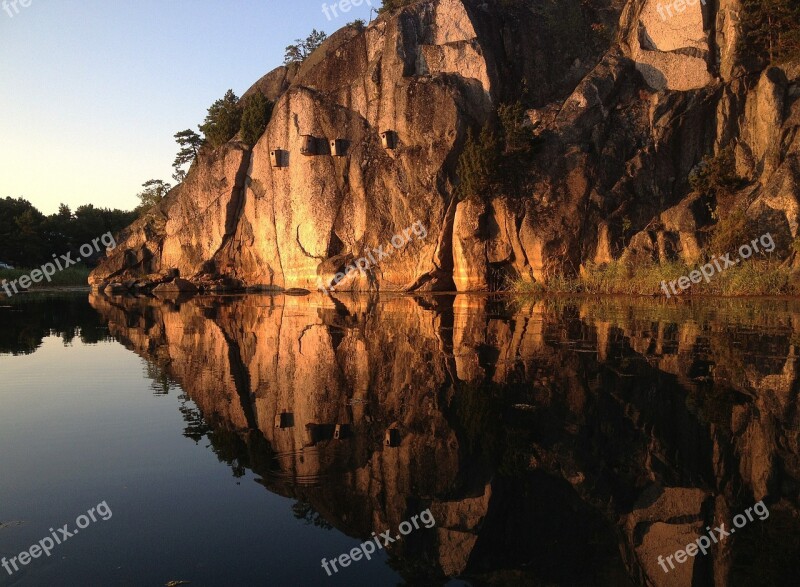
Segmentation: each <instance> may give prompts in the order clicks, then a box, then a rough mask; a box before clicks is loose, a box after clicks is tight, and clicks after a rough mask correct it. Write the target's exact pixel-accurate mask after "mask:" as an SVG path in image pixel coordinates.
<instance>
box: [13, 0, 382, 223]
mask: <svg viewBox="0 0 800 587" xmlns="http://www.w3.org/2000/svg"><path fill="white" fill-rule="evenodd" d="M26 1H28V0H26ZM371 1H372V5H373V6H375V7H378V6H380V0H371ZM6 2H10V0H6ZM30 2H31V3H30V6H29V7H27V8H23V7H22V6H21V5H19V4H17V6H18V7H19V13H15V11H14V9H13V8H11V7H10V6H9V9H10V10H11V12H12V14H14V16H13V17H10V16H9V15H8V13H7V12H6V11H5V10H4V9H3V5H2V0H0V89H1V90H2V91H0V197H3V198H4V197H6V196H11V197H15V198H16V197H24V198H26V199H27V200H29V201H30V202H32V203H33V204H34V205H35V206H36V207H37V208H39V210H41V211H42V212H43V213H45V214H50V213H53V212H55V211H56V210H57V209H58V205H59V203H61V202H63V203H66V204H68V205H69V206H70V207H72V209H73V210H74V209H75V208H77V207H78V206H79V205H81V204H94V205H95V206H98V207H108V208H120V209H131V208H133V207H135V206H136V204H137V203H138V200H137V198H136V193H137V192H139V191H140V189H141V184H142V183H143V182H145V181H146V180H148V179H164V180H166V181H169V182H170V183H174V182H173V180H172V178H171V175H172V161H173V159H174V157H175V153H176V152H177V146H176V145H175V141H174V139H173V135H174V134H175V133H176V132H177V131H179V130H182V129H185V128H192V129H194V130H195V131H196V130H197V125H198V124H199V123H201V122H202V120H203V118H204V117H205V114H206V109H207V108H208V107H209V106H210V105H211V103H212V102H213V101H214V100H216V99H217V98H220V97H222V95H223V94H224V93H225V91H226V90H227V89H228V88H232V89H233V90H234V92H236V94H237V95H240V96H241V95H242V94H243V93H244V91H245V90H247V88H249V87H250V86H251V85H252V84H253V83H254V82H255V81H256V80H258V78H260V77H261V76H262V75H264V74H265V73H267V72H268V71H270V70H272V69H273V68H275V67H277V66H278V65H280V64H281V63H282V62H283V53H284V48H285V47H286V45H288V44H289V43H291V42H293V41H294V39H296V38H305V37H306V36H307V35H308V33H310V32H311V29H313V28H316V29H318V30H324V31H325V32H326V33H328V34H329V35H330V34H331V33H332V32H334V31H335V30H337V29H339V28H341V27H342V26H344V25H345V24H346V23H348V22H350V21H352V20H355V19H356V18H362V19H364V20H365V21H368V20H369V14H370V6H369V5H367V4H366V0H364V3H363V4H362V5H361V6H358V7H351V10H350V11H349V12H347V13H345V14H340V15H339V16H338V17H336V18H332V19H331V20H329V19H328V18H327V17H326V16H325V14H324V13H323V10H322V6H323V3H322V2H321V1H318V0H285V1H284V0H281V1H265V0H262V1H256V0H226V1H222V0H164V1H162V2H156V1H154V0H136V1H134V2H131V1H128V0H30ZM331 3H332V2H329V3H328V4H331Z"/></svg>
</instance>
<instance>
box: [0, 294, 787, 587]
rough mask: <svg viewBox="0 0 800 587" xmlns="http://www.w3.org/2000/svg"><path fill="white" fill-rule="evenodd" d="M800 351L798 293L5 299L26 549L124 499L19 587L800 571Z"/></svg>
mask: <svg viewBox="0 0 800 587" xmlns="http://www.w3.org/2000/svg"><path fill="white" fill-rule="evenodd" d="M799 350H800V304H798V303H796V302H789V301H781V300H772V301H764V300H728V301H725V300H698V301H694V302H692V303H662V302H656V301H652V300H633V301H632V300H616V299H614V300H612V299H602V300H597V299H594V300H593V299H557V300H546V301H535V302H534V301H522V302H520V301H515V302H510V301H509V300H507V299H504V298H493V297H486V296H474V297H469V296H457V297H453V296H440V297H432V298H417V299H415V298H408V297H400V298H394V299H392V298H383V299H380V300H375V299H373V300H370V299H368V298H352V299H351V298H343V299H342V300H341V301H339V302H337V303H336V304H333V303H331V302H330V301H326V300H323V299H321V298H317V297H312V298H297V297H284V296H280V297H269V296H247V297H222V298H204V299H196V300H192V301H185V302H178V301H158V300H153V299H134V298H119V297H117V298H107V297H104V296H94V295H92V296H88V297H87V295H86V294H70V295H66V294H61V295H44V294H40V295H37V296H28V297H25V296H19V297H17V298H13V299H11V300H5V301H0V556H3V557H6V558H7V559H9V558H11V557H18V556H19V553H21V552H22V551H24V550H27V549H29V548H30V546H31V545H34V544H36V543H38V542H39V541H40V540H42V539H44V538H46V537H48V536H50V535H51V530H50V528H53V529H54V531H55V532H56V535H57V536H58V535H59V534H58V530H57V529H58V528H61V527H62V526H63V525H64V524H68V527H69V528H70V529H75V528H76V523H78V524H80V522H78V517H79V516H81V515H82V514H87V511H88V510H90V509H91V508H93V507H95V506H97V505H98V504H100V503H101V502H105V505H107V511H108V513H110V514H113V515H110V517H108V519H107V520H103V519H102V518H101V517H100V516H99V514H100V513H102V512H104V511H106V510H105V509H101V508H96V513H93V515H94V516H95V517H96V518H97V519H96V521H94V522H90V521H89V519H88V517H87V518H84V519H83V524H84V527H83V528H81V530H80V533H77V534H75V535H74V536H72V537H70V538H68V539H67V540H66V541H65V542H63V543H62V544H60V545H56V546H55V547H54V548H53V549H52V554H51V556H50V557H45V556H39V557H38V558H35V559H33V560H30V562H29V563H28V564H27V565H25V566H23V565H21V564H19V563H18V567H19V569H20V570H19V571H17V572H14V573H13V574H11V575H9V574H8V572H7V571H6V570H3V569H2V568H0V585H6V584H8V585H11V584H13V585H137V586H138V585H153V586H158V585H165V584H167V583H168V582H170V581H190V582H191V583H190V585H401V584H408V585H444V584H451V585H489V584H492V585H643V584H647V583H648V582H650V583H652V584H657V585H691V584H692V583H694V585H713V584H715V583H716V584H717V585H789V584H796V582H797V580H798V578H800V516H799V515H798V512H799V511H800V510H798V493H799V492H800V484H799V483H798V479H800V427H799V426H798V423H799V422H800V414H798V405H799V403H798V390H799V389H800V387H799V386H798V364H797V355H798V351H799ZM762 500H763V507H764V508H768V514H769V515H768V517H765V519H763V520H762V519H761V517H760V516H755V517H754V519H753V521H747V522H746V523H745V524H744V525H743V526H742V527H739V528H737V529H736V530H737V533H736V534H731V535H730V536H729V537H727V538H724V539H720V541H719V543H718V544H715V545H714V546H713V547H712V548H710V552H709V554H708V555H707V556H702V555H700V556H695V557H694V558H688V561H687V562H685V563H683V564H678V563H676V566H675V568H674V569H670V570H669V572H668V573H665V572H664V571H663V570H662V568H661V567H660V566H659V564H660V563H659V562H658V557H659V556H662V557H667V556H669V555H673V554H674V553H675V552H676V551H677V550H680V549H682V548H685V547H686V545H687V544H688V543H690V542H694V541H696V540H697V539H698V537H700V536H701V535H705V533H707V531H706V530H705V529H704V528H705V527H706V526H709V527H716V526H719V524H720V523H725V524H726V527H728V528H730V527H731V526H732V524H733V522H732V520H733V519H734V517H735V516H737V515H738V514H742V513H743V512H745V510H746V509H747V508H750V507H752V506H753V504H755V503H756V502H759V501H762ZM756 511H758V510H756ZM423 512H428V513H427V514H424V513H423ZM751 512H752V510H751ZM420 514H422V516H423V517H421V518H418V519H421V520H426V519H429V520H431V521H432V522H433V523H431V524H421V523H418V526H419V528H413V527H411V526H410V524H408V525H406V526H405V528H406V530H407V532H406V533H407V535H406V536H401V537H400V539H397V536H398V535H399V531H398V528H401V525H402V524H403V523H404V522H407V521H410V520H411V519H412V518H413V517H414V516H420ZM425 516H429V518H426V517H425ZM751 517H752V516H751ZM386 530H390V531H391V532H390V534H389V536H390V537H391V538H394V539H395V540H394V542H393V543H392V544H390V545H388V546H387V547H386V548H382V549H380V550H377V552H375V553H374V554H372V555H371V560H366V559H364V558H361V560H357V561H350V563H349V564H348V566H346V568H342V567H341V566H340V567H338V572H336V573H331V576H328V573H326V571H325V569H323V567H322V565H321V561H322V559H323V558H324V559H326V560H327V561H330V560H332V559H333V560H336V559H338V558H339V557H340V555H343V554H345V553H349V552H350V551H351V550H352V549H353V548H355V547H357V546H359V545H360V544H362V542H364V541H367V540H372V539H373V533H376V534H381V533H384V532H385V531H386ZM62 536H63V535H62ZM31 554H33V553H31ZM662 560H663V559H662ZM11 570H12V571H13V568H11Z"/></svg>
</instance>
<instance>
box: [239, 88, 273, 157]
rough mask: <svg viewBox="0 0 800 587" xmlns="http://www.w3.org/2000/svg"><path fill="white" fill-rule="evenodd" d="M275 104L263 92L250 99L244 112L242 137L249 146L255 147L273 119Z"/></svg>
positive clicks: (246, 102) (245, 105)
mask: <svg viewBox="0 0 800 587" xmlns="http://www.w3.org/2000/svg"><path fill="white" fill-rule="evenodd" d="M273 106H274V104H273V103H272V102H270V101H269V100H268V99H267V97H266V96H265V95H264V94H262V93H261V92H256V93H255V94H253V95H252V96H251V97H249V98H248V99H247V100H246V101H245V104H244V108H243V110H242V125H241V136H242V141H243V142H244V143H247V144H248V145H255V144H256V143H257V142H258V139H260V138H261V135H263V134H264V130H265V129H266V128H267V124H268V123H269V121H270V118H271V117H272V107H273Z"/></svg>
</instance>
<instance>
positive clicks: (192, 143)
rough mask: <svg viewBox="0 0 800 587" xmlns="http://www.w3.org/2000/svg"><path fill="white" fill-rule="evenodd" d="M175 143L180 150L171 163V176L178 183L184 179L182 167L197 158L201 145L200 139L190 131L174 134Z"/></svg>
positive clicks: (184, 174)
mask: <svg viewBox="0 0 800 587" xmlns="http://www.w3.org/2000/svg"><path fill="white" fill-rule="evenodd" d="M175 142H177V143H178V146H179V147H180V148H181V149H180V151H178V154H177V155H176V156H175V161H173V162H172V167H173V168H174V169H175V173H174V174H173V175H172V177H173V179H174V180H175V181H177V182H178V183H180V182H182V181H183V180H184V179H185V178H186V171H184V169H183V167H184V165H187V164H191V163H192V161H194V160H195V158H196V157H197V153H198V151H199V150H200V146H201V145H202V144H203V139H202V137H201V136H200V135H199V134H197V133H196V132H194V131H193V130H191V129H188V128H187V129H186V130H182V131H180V132H179V133H175Z"/></svg>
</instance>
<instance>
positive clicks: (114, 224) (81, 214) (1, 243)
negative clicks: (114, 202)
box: [0, 198, 137, 267]
mask: <svg viewBox="0 0 800 587" xmlns="http://www.w3.org/2000/svg"><path fill="white" fill-rule="evenodd" d="M136 217H137V212H136V211H130V212H125V211H122V210H110V209H108V208H95V207H94V206H92V205H91V204H87V205H85V206H80V207H79V208H77V209H76V210H75V212H72V210H70V208H69V206H67V205H65V204H61V206H60V207H59V209H58V212H57V213H56V214H51V215H50V216H45V215H44V214H42V213H41V212H40V211H39V210H37V209H36V207H35V206H34V205H33V204H31V203H30V202H28V201H27V200H25V199H23V198H5V199H2V198H0V263H8V264H9V265H13V266H14V267H34V266H38V265H41V264H43V263H45V262H47V261H50V260H51V259H52V256H53V254H54V253H55V254H59V255H60V254H63V253H66V252H68V251H74V250H76V249H78V248H79V247H80V246H81V245H82V244H85V243H91V242H92V239H95V238H98V237H99V236H101V235H103V234H105V233H106V232H109V231H111V232H112V233H114V234H116V233H118V232H119V231H120V230H122V229H123V228H125V227H126V226H128V225H129V224H130V223H131V222H133V221H134V220H135V219H136Z"/></svg>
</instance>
